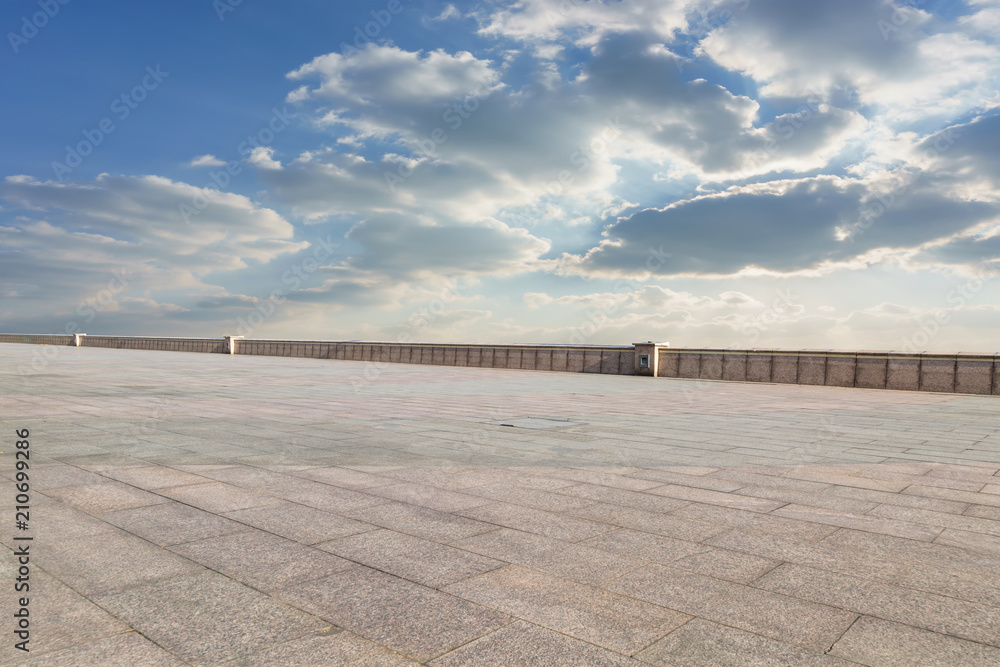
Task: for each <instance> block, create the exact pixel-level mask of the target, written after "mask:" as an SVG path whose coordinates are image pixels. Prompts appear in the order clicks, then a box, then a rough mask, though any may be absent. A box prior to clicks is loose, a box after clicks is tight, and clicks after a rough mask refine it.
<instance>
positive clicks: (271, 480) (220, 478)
mask: <svg viewBox="0 0 1000 667" xmlns="http://www.w3.org/2000/svg"><path fill="white" fill-rule="evenodd" d="M298 470H300V468H298V467H297V466H294V467H290V469H289V467H284V468H283V472H278V471H275V470H266V469H263V468H254V467H252V466H248V465H239V466H228V467H225V468H216V469H214V470H206V471H204V472H202V473H201V474H202V475H203V476H204V477H207V478H210V479H214V480H215V481H217V482H225V483H226V484H231V485H232V486H238V487H241V488H244V489H268V488H272V487H281V486H290V485H292V484H296V483H299V482H300V480H299V479H297V478H295V477H292V476H291V475H289V474H285V473H291V472H296V471H298ZM205 481H208V480H205Z"/></svg>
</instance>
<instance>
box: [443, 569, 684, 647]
mask: <svg viewBox="0 0 1000 667" xmlns="http://www.w3.org/2000/svg"><path fill="white" fill-rule="evenodd" d="M444 590H445V591H447V592H449V593H451V594H453V595H457V596H459V597H462V598H465V599H467V600H472V601H473V602H478V603H479V604H482V605H486V606H489V607H493V608H495V609H499V610H500V611H503V612H506V613H508V614H511V615H513V616H516V617H518V618H521V619H523V620H526V621H530V622H532V623H535V624H537V625H540V626H542V627H545V628H548V629H550V630H555V631H557V632H561V633H563V634H566V635H569V636H571V637H575V638H577V639H581V640H583V641H587V642H590V643H592V644H596V645H598V646H601V647H603V648H606V649H610V650H613V651H618V652H620V653H625V654H631V653H634V652H636V651H638V650H640V649H642V648H644V647H645V646H648V645H649V644H651V643H652V642H654V641H656V640H657V639H659V638H660V637H662V636H664V635H665V634H667V633H668V632H670V631H671V630H673V629H674V628H676V627H678V626H680V625H681V624H683V623H684V622H685V621H687V620H688V618H689V617H688V616H686V615H684V614H681V613H678V612H676V611H672V610H669V609H663V608H661V607H657V606H656V605H652V604H646V603H644V602H641V601H639V600H636V599H632V598H629V597H625V596H622V595H616V594H614V593H611V592H609V591H606V590H602V589H599V588H593V587H590V586H586V585H584V584H579V583H576V582H572V581H569V580H567V579H562V578H559V577H554V576H552V575H549V574H545V573H542V572H537V571H535V570H529V569H526V568H522V567H519V566H516V565H509V566H507V567H505V568H502V569H500V570H494V571H493V572H488V573H486V574H483V575H480V576H478V577H472V578H471V579H466V580H464V581H460V582H458V583H456V584H452V585H451V586H447V587H445V589H444Z"/></svg>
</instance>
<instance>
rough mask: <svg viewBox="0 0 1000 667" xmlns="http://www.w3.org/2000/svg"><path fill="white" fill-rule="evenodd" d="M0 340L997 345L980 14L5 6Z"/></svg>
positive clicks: (783, 7)
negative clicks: (37, 336)
mask: <svg viewBox="0 0 1000 667" xmlns="http://www.w3.org/2000/svg"><path fill="white" fill-rule="evenodd" d="M0 28H2V29H3V32H4V34H5V38H4V42H5V43H4V44H3V45H0V84H2V87H3V88H2V89H3V92H4V103H3V104H2V105H0V121H2V124H0V127H2V131H0V330H2V331H8V332H63V331H67V330H71V329H75V330H76V331H82V332H86V333H91V334H100V333H106V334H119V335H148V334H162V335H180V336H213V337H215V336H222V335H225V334H232V333H240V334H244V335H247V336H249V337H257V338H264V337H284V338H313V339H328V340H329V339H348V340H350V339H366V340H398V339H403V340H427V341H467V342H473V341H475V342H521V343H532V342H549V343H569V342H573V343H594V344H599V343H616V344H629V343H632V342H635V341H638V340H659V341H669V342H670V343H671V344H672V345H674V346H720V347H725V346H737V347H788V348H825V349H830V348H838V349H852V348H866V349H910V348H916V349H927V350H950V351H956V350H964V351H988V352H993V351H996V350H997V349H998V348H1000V344H998V343H997V337H996V332H997V330H998V328H1000V280H998V279H997V278H998V277H1000V92H998V89H1000V1H997V0H965V1H964V2H962V1H959V0H926V1H919V0H915V1H910V2H903V1H900V0H895V1H894V0H810V1H809V2H802V1H801V0H621V1H611V0H609V1H607V2H600V1H597V0H591V1H583V0H520V1H517V2H506V1H502V0H496V1H486V0H484V1H483V2H480V3H478V4H473V3H471V2H470V3H464V2H463V3H447V2H431V1H427V0H374V1H370V2H361V1H357V2H349V3H348V2H321V1H318V0H316V1H307V0H298V1H296V2H292V3H277V2H271V1H264V0H243V1H242V2H241V1H240V0H214V2H213V0H179V1H177V2H151V3H145V2H144V3H134V2H111V1H109V2H100V3H86V2H82V1H81V0H76V1H71V0H41V1H39V0H9V1H7V2H4V3H2V5H0Z"/></svg>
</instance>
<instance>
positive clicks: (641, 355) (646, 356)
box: [634, 340, 670, 377]
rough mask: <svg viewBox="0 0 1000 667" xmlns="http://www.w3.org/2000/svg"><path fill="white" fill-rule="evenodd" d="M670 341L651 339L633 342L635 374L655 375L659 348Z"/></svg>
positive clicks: (665, 345)
mask: <svg viewBox="0 0 1000 667" xmlns="http://www.w3.org/2000/svg"><path fill="white" fill-rule="evenodd" d="M668 345H670V343H654V342H653V341H651V340H648V341H646V342H645V343H635V371H634V373H635V374H636V375H645V376H647V377H656V367H657V361H658V360H659V357H660V348H661V347H667V346H668Z"/></svg>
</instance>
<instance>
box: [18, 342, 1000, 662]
mask: <svg viewBox="0 0 1000 667" xmlns="http://www.w3.org/2000/svg"><path fill="white" fill-rule="evenodd" d="M43 359H44V361H43ZM0 376H2V378H3V382H2V384H0V423H2V427H3V428H2V433H3V437H2V438H0V450H2V454H0V464H2V467H0V474H2V475H3V477H4V478H5V480H4V481H3V483H0V487H2V491H0V503H2V514H0V516H3V517H4V520H3V521H2V522H0V543H2V544H3V545H5V546H6V547H7V549H6V550H5V557H4V559H3V562H2V568H0V569H2V570H3V572H2V575H0V576H2V579H3V583H2V590H3V591H4V595H3V596H2V598H3V599H2V600H0V604H2V605H4V606H3V609H2V610H0V617H2V618H3V619H6V620H4V621H2V622H0V636H2V637H3V638H4V640H3V644H2V646H0V663H2V664H26V665H67V666H76V665H129V666H132V665H184V664H191V665H215V664H224V665H303V666H305V665H410V664H425V665H435V666H437V665H440V666H445V665H447V666H456V665H476V666H480V665H560V666H561V665H637V666H639V665H643V664H652V665H854V664H861V665H907V666H909V665H924V664H935V665H997V664H1000V476H997V472H998V470H1000V399H997V398H996V397H979V396H956V395H945V394H925V393H919V394H918V393H907V392H891V391H873V390H863V389H841V388H832V387H808V386H797V385H766V384H735V383H717V382H706V381H692V380H668V379H663V378H661V379H651V378H636V377H626V376H608V375H582V374H563V373H549V372H532V371H512V370H493V369H477V368H444V367H433V366H409V365H385V366H382V367H378V366H376V365H373V364H365V363H359V362H347V361H324V360H314V359H292V358H274V357H242V356H236V357H229V356H224V355H209V354H189V353H176V352H139V351H124V350H122V351H117V350H102V349H89V348H69V347H67V348H52V347H44V348H43V347H41V346H31V345H12V344H6V345H0ZM532 418H534V419H532ZM504 423H508V424H513V425H512V426H503V425H502V424H504ZM16 429H29V430H30V437H29V442H30V466H31V467H30V471H29V472H30V485H31V491H30V495H31V510H30V513H31V514H30V528H29V530H28V531H27V532H23V531H18V530H16V529H15V527H14V521H15V517H14V505H15V494H16V492H17V491H16V489H15V481H14V477H15V469H14V456H13V452H14V451H15V441H16V439H17V438H16V436H15V430H16ZM17 535H20V536H31V537H33V538H34V539H33V541H31V542H30V544H31V546H30V553H31V564H30V567H31V571H30V587H31V588H30V603H29V608H30V619H31V626H30V629H31V635H30V647H31V652H30V653H29V654H24V653H23V652H21V651H19V650H17V649H15V647H14V643H15V641H16V639H15V635H14V634H13V631H14V629H15V626H14V621H15V619H14V617H13V613H14V612H15V611H16V609H17V604H16V598H17V597H18V595H23V594H15V593H14V591H13V583H14V580H15V577H16V576H17V566H18V564H17V562H16V559H15V557H14V556H13V552H12V551H11V550H12V549H13V548H15V546H18V545H22V544H24V543H25V542H23V541H20V542H15V541H14V540H13V538H14V537H15V536H17Z"/></svg>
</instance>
